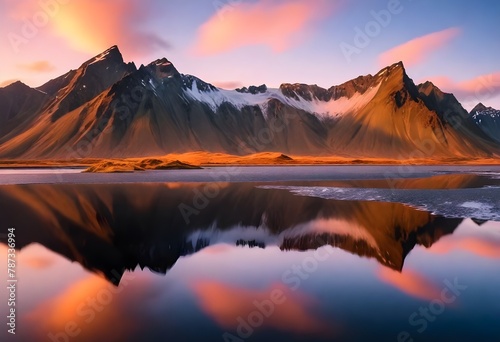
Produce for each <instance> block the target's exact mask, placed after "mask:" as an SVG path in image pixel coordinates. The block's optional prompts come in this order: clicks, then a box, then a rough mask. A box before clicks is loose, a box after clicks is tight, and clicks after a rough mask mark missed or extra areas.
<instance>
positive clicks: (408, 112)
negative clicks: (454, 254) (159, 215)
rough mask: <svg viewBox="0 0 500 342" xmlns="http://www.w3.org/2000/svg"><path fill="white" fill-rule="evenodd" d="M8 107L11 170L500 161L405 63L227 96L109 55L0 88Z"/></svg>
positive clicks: (449, 100)
mask: <svg viewBox="0 0 500 342" xmlns="http://www.w3.org/2000/svg"><path fill="white" fill-rule="evenodd" d="M374 71H376V70H374ZM0 106H1V107H2V108H6V109H7V112H6V113H2V114H1V115H0V123H2V128H0V158H3V159H24V160H25V159H31V160H39V159H78V158H114V157H115V158H116V157H148V156H159V155H164V154H168V153H188V152H194V151H205V152H209V153H221V152H223V153H229V154H233V155H248V154H252V153H258V152H280V153H287V154H292V155H301V156H337V157H353V158H385V159H388V160H411V159H430V160H434V161H443V160H448V159H449V158H459V159H465V160H471V159H481V158H494V157H496V156H498V155H499V153H500V147H499V145H498V140H497V139H496V138H495V134H494V130H493V131H492V130H491V129H489V128H488V129H486V128H485V127H484V124H483V123H482V121H480V120H476V119H474V118H473V117H472V115H471V114H469V113H468V112H467V111H466V110H465V109H464V108H463V107H462V105H461V104H460V102H458V100H457V99H456V98H455V96H454V95H453V94H449V93H444V92H442V91H441V90H440V89H439V88H438V87H437V86H436V85H434V84H433V83H432V82H429V81H427V82H425V83H422V84H419V85H417V84H415V83H414V81H413V80H412V79H411V78H410V76H408V74H407V72H406V69H405V67H404V65H403V63H402V62H398V63H394V64H392V65H390V66H387V67H384V68H382V69H381V70H379V71H378V72H376V73H375V74H374V75H372V74H368V75H364V76H359V77H357V78H355V79H352V80H347V81H346V82H344V83H342V84H339V85H332V86H330V87H329V88H327V89H326V88H321V87H318V86H317V85H307V84H299V83H293V84H292V83H282V84H281V85H280V86H279V87H278V88H268V87H267V86H266V85H261V86H259V87H256V86H251V87H249V88H246V87H243V88H238V89H234V90H226V89H221V88H218V87H216V86H214V85H212V84H210V83H208V82H205V81H203V80H201V79H199V78H197V77H195V76H192V75H189V74H182V73H180V72H179V71H178V70H177V69H176V68H175V66H174V65H173V64H172V62H170V61H169V60H168V59H166V58H162V59H158V60H155V61H153V62H151V63H149V64H147V65H141V66H140V67H139V68H137V67H136V66H135V64H134V63H125V62H124V60H123V57H122V55H121V52H120V51H119V49H118V47H117V46H113V47H111V48H110V49H108V50H106V51H104V52H102V53H101V54H99V55H97V56H95V57H93V58H91V59H89V60H88V61H86V62H84V63H83V64H82V65H81V66H80V67H79V68H77V69H76V70H71V71H69V72H67V73H66V74H64V75H61V76H60V77H57V78H55V79H53V80H50V81H48V82H47V83H45V84H43V85H42V86H40V87H38V88H30V87H28V86H26V85H24V84H22V83H20V82H17V83H14V84H12V85H9V86H7V87H5V88H0ZM488 120H490V119H488Z"/></svg>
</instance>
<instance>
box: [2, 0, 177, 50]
mask: <svg viewBox="0 0 500 342" xmlns="http://www.w3.org/2000/svg"><path fill="white" fill-rule="evenodd" d="M40 3H41V2H39V1H38V0H23V1H19V3H18V4H17V6H16V7H15V8H13V9H12V11H11V17H13V18H31V17H33V15H34V13H40V12H42V10H43V8H42V6H41V5H40ZM55 3H56V4H57V7H54V8H52V9H51V10H50V11H51V12H50V15H49V18H48V21H47V26H48V27H50V28H51V29H52V30H53V32H54V33H55V34H56V35H58V36H60V37H62V38H63V39H65V40H66V41H67V42H68V44H69V45H70V46H72V47H73V48H74V49H76V50H79V51H82V52H87V53H90V54H97V53H99V52H102V51H104V50H105V49H107V48H109V47H110V46H112V45H118V46H119V47H120V49H121V50H122V51H123V52H125V53H126V54H130V55H132V56H137V55H141V54H143V53H149V52H151V50H153V49H156V48H168V44H167V43H166V41H165V40H163V39H162V38H160V37H159V36H157V35H155V34H153V33H147V32H145V31H143V28H142V27H141V26H142V25H143V23H144V22H147V20H148V19H149V16H150V15H151V13H149V12H148V11H149V10H148V8H150V6H148V4H147V1H138V0H134V1H121V0H107V1H99V0H88V1H87V0H71V1H68V2H66V3H62V4H59V3H58V2H57V1H56V2H55ZM45 12H47V11H45Z"/></svg>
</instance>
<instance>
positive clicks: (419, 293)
mask: <svg viewBox="0 0 500 342" xmlns="http://www.w3.org/2000/svg"><path fill="white" fill-rule="evenodd" d="M378 277H379V279H380V280H382V281H383V282H385V283H387V284H389V285H392V286H393V287H395V288H397V289H398V290H400V291H401V292H404V293H406V294H408V295H410V296H413V297H416V298H420V299H426V300H432V299H436V298H439V297H440V295H441V293H440V290H439V288H438V287H436V286H435V285H434V284H432V283H431V282H430V281H429V280H428V279H426V278H425V277H424V276H422V275H421V274H419V273H417V272H415V271H411V270H408V269H405V270H403V272H401V273H399V272H397V271H394V270H391V269H389V268H387V267H381V268H380V269H379V272H378Z"/></svg>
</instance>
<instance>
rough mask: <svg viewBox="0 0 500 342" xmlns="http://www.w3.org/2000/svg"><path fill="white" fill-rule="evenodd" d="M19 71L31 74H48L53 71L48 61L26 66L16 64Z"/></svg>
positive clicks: (53, 67)
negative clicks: (22, 70)
mask: <svg viewBox="0 0 500 342" xmlns="http://www.w3.org/2000/svg"><path fill="white" fill-rule="evenodd" d="M17 67H18V68H19V69H25V70H28V71H32V72H49V71H52V70H54V69H55V66H53V65H52V64H51V63H50V62H49V61H36V62H33V63H28V64H18V65H17Z"/></svg>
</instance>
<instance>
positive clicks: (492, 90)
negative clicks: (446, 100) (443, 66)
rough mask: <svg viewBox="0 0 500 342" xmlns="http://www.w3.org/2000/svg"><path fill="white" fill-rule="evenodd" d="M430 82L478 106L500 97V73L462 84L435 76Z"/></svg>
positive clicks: (462, 82)
mask: <svg viewBox="0 0 500 342" xmlns="http://www.w3.org/2000/svg"><path fill="white" fill-rule="evenodd" d="M429 80H430V81H431V82H432V83H434V84H435V85H436V86H438V87H439V88H440V89H441V90H442V91H444V92H447V93H453V94H454V95H455V96H456V97H457V98H459V99H460V100H461V101H463V102H471V103H473V104H477V103H478V102H481V101H486V100H488V99H491V98H493V97H496V96H498V95H500V71H499V72H494V73H490V74H486V75H481V76H478V77H475V78H473V79H470V80H465V81H461V82H456V81H454V80H452V79H451V78H449V77H446V76H434V77H431V78H429ZM485 104H486V103H485Z"/></svg>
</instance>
